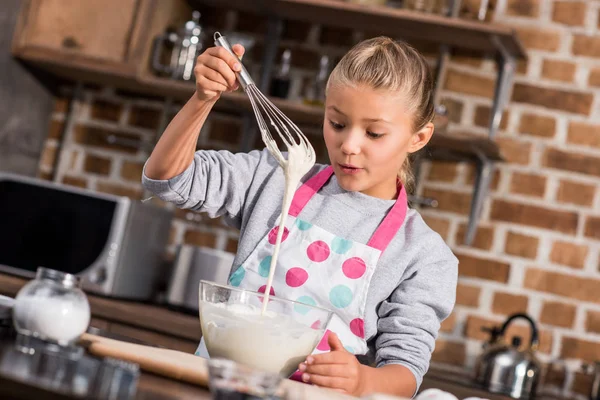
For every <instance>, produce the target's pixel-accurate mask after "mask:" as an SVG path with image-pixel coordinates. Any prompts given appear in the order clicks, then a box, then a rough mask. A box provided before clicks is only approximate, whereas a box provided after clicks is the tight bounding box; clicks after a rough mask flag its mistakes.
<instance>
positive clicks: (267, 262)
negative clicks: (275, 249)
mask: <svg viewBox="0 0 600 400" xmlns="http://www.w3.org/2000/svg"><path fill="white" fill-rule="evenodd" d="M272 258H273V257H271V256H266V257H265V258H263V260H262V261H261V262H260V265H259V266H258V273H259V274H260V276H262V277H263V278H266V277H267V276H269V269H270V268H271V259H272Z"/></svg>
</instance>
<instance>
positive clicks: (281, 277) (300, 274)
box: [196, 167, 407, 357]
mask: <svg viewBox="0 0 600 400" xmlns="http://www.w3.org/2000/svg"><path fill="white" fill-rule="evenodd" d="M332 174H333V169H332V168H331V167H327V168H325V169H324V170H322V171H321V172H319V173H318V174H317V175H315V176H313V177H312V178H311V179H309V180H308V181H307V182H306V183H305V184H304V185H302V186H301V187H300V188H299V189H298V190H297V191H296V193H295V194H294V199H293V200H292V204H291V206H290V211H289V215H288V219H287V221H286V227H285V230H284V233H283V237H282V243H281V248H280V253H279V258H278V261H277V268H276V270H275V276H274V278H273V286H272V287H271V291H270V293H271V294H272V295H275V296H277V297H281V298H285V299H289V300H295V301H297V302H300V303H304V304H309V305H316V306H319V307H322V308H327V309H330V310H332V311H334V313H335V315H334V316H333V317H332V319H331V321H330V323H329V325H328V326H327V330H326V332H325V335H324V336H323V338H322V339H321V341H320V342H319V344H318V345H317V348H316V349H315V351H314V353H313V354H317V353H323V352H327V351H329V344H328V336H329V333H330V332H335V333H336V334H337V335H338V337H339V338H340V340H341V342H342V343H343V345H344V347H345V348H346V349H347V350H348V351H349V352H351V353H353V354H365V353H366V352H367V343H366V340H365V328H364V325H365V324H364V315H365V304H366V301H367V291H368V288H369V283H370V281H371V277H372V276H373V272H374V271H375V267H376V266H377V261H378V260H379V257H380V256H381V253H382V252H383V251H384V250H385V248H386V247H387V246H388V244H389V242H390V241H391V240H392V238H393V237H394V236H395V235H396V232H397V231H398V229H400V227H401V226H402V224H403V222H404V218H405V217H406V212H407V197H406V191H405V190H404V188H403V187H402V186H399V194H398V199H397V200H396V202H395V204H394V206H393V207H392V209H391V210H390V211H389V212H388V214H387V215H386V217H385V218H384V220H383V221H382V222H381V224H380V225H379V227H378V228H377V230H376V231H375V232H374V233H373V235H372V237H371V239H370V240H369V242H368V243H367V244H363V243H357V242H353V241H351V240H347V239H344V238H342V237H339V236H336V235H334V234H332V233H330V232H328V231H326V230H324V229H322V228H320V227H318V226H315V225H312V224H311V223H310V222H307V221H305V220H303V219H302V218H301V215H300V214H301V212H302V210H303V209H304V206H306V204H307V203H308V202H309V201H310V199H311V198H312V196H313V195H314V194H315V193H317V192H318V191H319V190H320V189H321V188H322V187H323V185H325V183H327V181H328V180H329V179H330V178H331V176H332ZM278 225H279V223H278V222H277V223H276V224H275V227H274V228H273V229H272V230H271V231H270V232H269V233H268V234H267V235H266V236H265V237H264V238H263V239H262V241H261V242H260V243H259V244H258V246H257V247H256V248H255V249H254V251H253V252H252V254H250V256H249V257H248V258H247V259H246V261H244V262H243V264H242V265H241V266H239V267H238V268H237V269H236V270H235V271H234V272H233V274H232V275H231V276H230V278H229V284H230V285H231V286H236V287H239V288H243V289H249V290H252V291H259V292H262V293H264V291H265V288H266V283H267V277H268V276H269V267H270V264H271V255H272V254H273V249H274V245H275V240H276V238H277V232H278ZM295 312H297V313H299V314H302V318H307V319H308V320H310V311H309V309H308V308H306V307H301V306H300V307H296V308H295ZM196 354H197V355H200V356H203V357H208V352H207V351H206V347H205V345H204V341H203V340H202V341H201V342H200V345H199V346H198V350H197V351H196Z"/></svg>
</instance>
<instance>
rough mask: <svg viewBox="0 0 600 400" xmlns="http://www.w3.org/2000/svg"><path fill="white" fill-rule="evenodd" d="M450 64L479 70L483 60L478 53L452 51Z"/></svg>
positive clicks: (460, 50)
mask: <svg viewBox="0 0 600 400" xmlns="http://www.w3.org/2000/svg"><path fill="white" fill-rule="evenodd" d="M451 61H452V64H459V65H466V66H469V67H474V68H479V67H481V64H482V63H483V58H482V57H481V54H480V53H477V52H475V51H470V50H466V49H453V52H452V57H451Z"/></svg>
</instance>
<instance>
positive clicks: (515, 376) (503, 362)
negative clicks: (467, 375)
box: [475, 314, 541, 399]
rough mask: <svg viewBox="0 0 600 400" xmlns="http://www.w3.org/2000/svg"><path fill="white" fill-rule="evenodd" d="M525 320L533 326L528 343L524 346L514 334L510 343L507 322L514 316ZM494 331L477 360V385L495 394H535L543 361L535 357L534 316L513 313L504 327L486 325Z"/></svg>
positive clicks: (516, 395)
mask: <svg viewBox="0 0 600 400" xmlns="http://www.w3.org/2000/svg"><path fill="white" fill-rule="evenodd" d="M519 318H520V319H525V320H526V321H527V322H529V325H530V327H531V340H530V343H529V346H525V347H524V348H523V346H522V343H521V341H522V339H521V337H518V336H515V337H513V339H512V341H511V343H510V344H508V343H507V342H506V340H505V338H504V334H505V331H506V328H507V327H508V325H509V324H510V323H511V322H512V321H514V320H515V319H519ZM483 330H485V331H488V332H489V333H490V334H491V338H490V341H489V342H488V343H486V344H484V351H483V353H482V354H481V355H480V356H479V357H478V360H477V363H476V373H475V381H476V383H477V385H479V386H481V387H482V388H484V389H486V390H488V391H489V392H492V393H499V394H504V395H506V396H510V397H512V398H514V399H532V398H534V397H535V392H536V388H537V385H538V383H539V380H540V375H541V363H540V362H539V360H538V359H537V358H536V356H535V352H536V350H537V347H538V345H539V339H538V337H539V336H538V329H537V327H536V325H535V322H534V321H533V319H531V317H529V316H528V315H526V314H514V315H511V316H510V317H508V319H507V320H506V321H505V322H504V324H503V325H502V327H501V328H498V327H494V328H491V329H489V328H483Z"/></svg>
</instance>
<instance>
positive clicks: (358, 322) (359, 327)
mask: <svg viewBox="0 0 600 400" xmlns="http://www.w3.org/2000/svg"><path fill="white" fill-rule="evenodd" d="M350 331H351V332H352V333H354V334H355V335H356V336H358V337H359V338H361V339H364V338H365V321H363V320H362V319H361V318H355V319H353V320H352V321H350Z"/></svg>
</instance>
